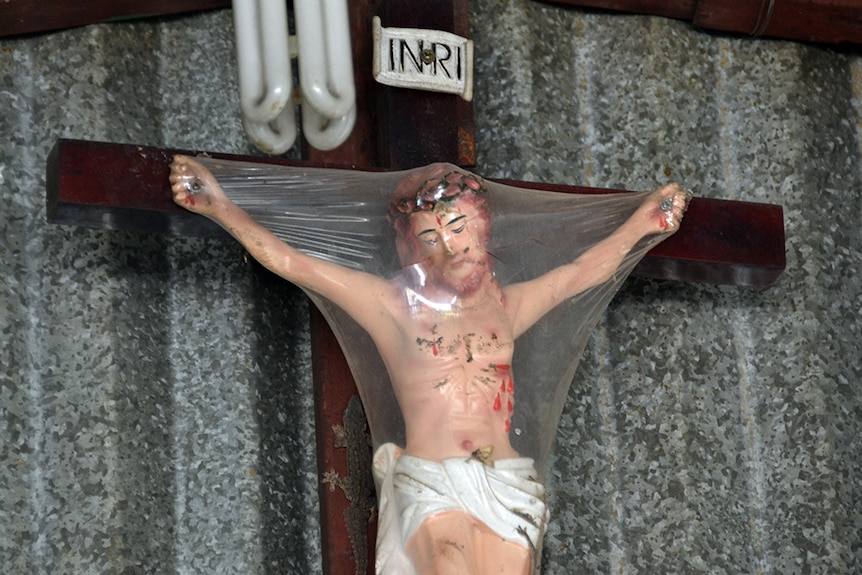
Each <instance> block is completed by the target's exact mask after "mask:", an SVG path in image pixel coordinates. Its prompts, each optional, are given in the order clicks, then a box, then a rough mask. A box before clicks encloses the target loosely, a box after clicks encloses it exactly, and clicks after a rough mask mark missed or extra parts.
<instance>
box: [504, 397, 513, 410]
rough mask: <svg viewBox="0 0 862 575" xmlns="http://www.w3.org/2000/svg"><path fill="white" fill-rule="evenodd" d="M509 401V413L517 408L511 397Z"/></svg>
mask: <svg viewBox="0 0 862 575" xmlns="http://www.w3.org/2000/svg"><path fill="white" fill-rule="evenodd" d="M507 403H508V405H507V406H506V407H508V408H509V413H512V412H513V411H515V408H514V407H513V406H512V398H509V401H508V402H507Z"/></svg>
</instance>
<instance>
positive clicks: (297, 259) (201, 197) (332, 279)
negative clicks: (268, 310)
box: [170, 156, 392, 331]
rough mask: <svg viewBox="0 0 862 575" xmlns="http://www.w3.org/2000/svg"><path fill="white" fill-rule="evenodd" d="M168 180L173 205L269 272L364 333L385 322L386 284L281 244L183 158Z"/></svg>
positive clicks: (205, 173)
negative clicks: (204, 220) (204, 221)
mask: <svg viewBox="0 0 862 575" xmlns="http://www.w3.org/2000/svg"><path fill="white" fill-rule="evenodd" d="M170 181H171V190H172V192H173V197H174V202H176V203H177V204H179V205H180V206H182V207H184V208H186V209H187V210H189V211H191V212H194V213H197V214H200V215H203V216H206V217H208V218H210V219H211V220H213V221H215V222H216V223H217V224H219V225H220V226H222V227H223V228H224V229H225V230H227V231H228V232H229V233H230V234H231V235H232V236H233V237H235V238H236V239H237V240H238V241H239V242H240V243H241V244H242V245H243V246H244V247H245V248H246V250H248V252H249V254H251V256H252V257H253V258H254V259H256V260H257V261H258V262H260V263H261V264H262V265H263V266H264V267H266V268H267V269H269V270H270V271H272V272H274V273H276V274H278V275H280V276H281V277H283V278H285V279H287V280H288V281H291V282H293V283H295V284H297V285H299V286H300V287H303V288H307V289H310V290H312V291H314V292H316V293H319V294H320V295H322V296H324V297H327V298H329V299H330V300H332V301H333V302H334V303H335V304H337V305H338V306H339V307H341V308H342V309H344V311H346V312H347V313H348V314H349V315H351V316H352V317H353V318H354V319H355V320H356V321H357V322H359V323H360V324H361V325H362V326H363V327H365V328H366V329H367V330H369V331H372V330H373V329H374V327H375V325H378V324H380V323H381V322H385V321H386V320H385V318H386V317H387V316H388V313H386V310H385V309H384V302H388V301H392V297H391V294H390V293H389V291H390V290H391V288H390V284H389V283H388V282H386V281H385V280H383V279H381V278H379V277H377V276H374V275H372V274H367V273H364V272H359V271H355V270H351V269H349V268H345V267H343V266H339V265H337V264H334V263H331V262H327V261H325V260H321V259H319V258H314V257H311V256H308V255H306V254H303V253H302V252H300V251H299V250H296V249H295V248H293V247H291V246H289V245H288V244H286V243H284V242H283V241H281V240H280V239H279V238H278V237H276V236H275V235H273V234H272V232H270V231H269V230H267V229H266V228H264V227H263V226H261V225H260V224H259V223H257V222H256V221H255V220H253V219H252V218H251V216H249V215H248V214H247V213H246V212H245V211H243V210H242V209H241V208H239V207H238V206H237V205H236V204H234V203H233V202H231V201H230V200H229V199H228V198H227V196H226V195H225V193H224V190H222V188H221V186H220V185H219V183H218V181H217V180H216V179H215V177H214V176H213V175H212V174H211V173H210V171H209V170H207V169H206V168H205V167H204V166H203V165H201V164H200V163H199V162H197V161H195V160H194V159H192V158H190V157H188V156H176V157H175V158H174V161H173V163H172V164H171V175H170ZM374 322H377V323H376V324H375V323H374Z"/></svg>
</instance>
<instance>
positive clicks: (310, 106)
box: [233, 0, 356, 154]
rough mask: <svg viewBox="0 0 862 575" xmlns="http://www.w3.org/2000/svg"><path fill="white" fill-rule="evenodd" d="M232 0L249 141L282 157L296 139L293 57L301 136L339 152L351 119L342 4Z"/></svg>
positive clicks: (337, 0)
mask: <svg viewBox="0 0 862 575" xmlns="http://www.w3.org/2000/svg"><path fill="white" fill-rule="evenodd" d="M285 2H286V0H233V14H234V27H235V30H236V45H237V67H238V73H239V93H240V107H241V109H242V114H243V125H244V126H245V130H246V133H247V134H248V136H249V138H250V139H251V140H252V141H253V142H254V144H255V145H256V146H257V147H258V148H260V149H261V150H263V151H264V152H267V153H269V154H282V153H284V152H286V151H287V150H289V149H290V148H291V146H293V142H294V140H295V139H296V116H295V110H294V86H293V78H292V72H291V62H290V61H291V59H292V58H294V57H296V58H298V60H299V61H298V64H299V93H300V95H299V97H298V100H299V103H300V105H301V106H302V111H301V114H302V132H303V136H304V137H305V139H306V140H307V141H308V143H309V144H310V145H311V146H313V147H315V148H317V149H320V150H331V149H334V148H336V147H338V146H339V145H340V144H341V143H343V142H344V140H345V139H347V137H348V136H349V135H350V132H351V131H352V130H353V124H354V123H355V120H356V90H355V88H354V85H353V56H352V54H351V50H350V24H349V21H348V16H347V0H295V1H294V5H293V10H294V20H295V25H296V37H290V36H289V33H288V29H287V7H286V5H285Z"/></svg>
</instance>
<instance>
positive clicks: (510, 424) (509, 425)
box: [506, 418, 512, 433]
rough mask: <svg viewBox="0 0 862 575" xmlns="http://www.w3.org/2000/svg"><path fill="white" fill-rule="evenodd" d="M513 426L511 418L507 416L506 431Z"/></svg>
mask: <svg viewBox="0 0 862 575" xmlns="http://www.w3.org/2000/svg"><path fill="white" fill-rule="evenodd" d="M511 428H512V422H511V421H509V418H506V433H508V432H509V429H511Z"/></svg>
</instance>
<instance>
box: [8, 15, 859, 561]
mask: <svg viewBox="0 0 862 575" xmlns="http://www.w3.org/2000/svg"><path fill="white" fill-rule="evenodd" d="M470 8H471V17H472V29H473V38H474V40H475V41H476V51H477V56H478V69H477V80H476V102H475V106H476V114H477V126H478V129H479V133H478V146H479V151H480V167H479V169H478V171H479V172H480V173H482V174H484V175H486V176H489V177H512V178H518V179H536V180H544V181H552V182H565V183H580V184H585V185H590V186H610V187H620V188H630V189H640V188H648V187H652V186H653V185H654V184H656V183H658V182H663V181H666V180H668V179H675V180H679V181H682V182H684V183H686V184H687V185H688V186H689V187H692V188H694V189H695V190H696V191H697V193H699V194H700V195H703V196H709V197H716V198H730V199H740V200H752V201H765V202H770V203H778V204H781V205H783V206H784V209H785V218H786V228H787V258H788V270H787V272H786V273H785V274H784V275H783V276H782V278H781V280H780V282H779V283H778V285H777V286H775V287H774V288H772V289H769V290H766V291H757V290H750V289H740V288H733V287H713V286H703V285H682V284H674V283H667V282H648V281H635V280H632V281H630V282H629V283H628V285H627V286H626V288H624V290H623V291H622V292H621V293H620V294H619V296H618V297H617V299H616V300H615V302H614V303H613V304H612V305H611V307H610V309H609V310H608V312H607V314H606V316H605V318H604V319H603V321H602V322H601V324H600V325H599V327H598V329H597V330H596V332H595V335H594V337H593V338H592V340H591V343H590V345H589V346H588V349H587V351H586V354H585V358H584V361H583V362H582V364H581V369H580V371H579V373H578V375H577V376H576V380H575V382H574V384H573V387H572V390H571V392H570V394H569V403H568V405H567V408H566V410H565V412H564V414H563V419H562V421H561V424H560V433H559V444H558V447H557V450H556V458H555V463H554V467H553V472H552V479H551V488H552V493H553V496H552V502H551V503H552V506H553V520H552V523H551V525H550V529H549V533H548V536H547V538H546V543H545V558H544V567H545V569H544V571H545V573H554V574H564V573H566V574H568V573H614V574H651V573H663V574H672V573H701V572H704V573H728V574H736V573H764V574H766V573H770V574H788V573H830V574H832V573H838V574H843V573H846V574H851V573H858V572H860V571H862V506H860V504H859V503H858V502H859V501H860V500H862V486H860V483H859V481H858V477H859V474H860V471H862V470H860V468H862V447H860V441H862V440H860V436H862V434H860V426H862V399H860V388H862V383H860V377H862V368H860V365H862V362H860V359H862V353H860V351H859V348H860V344H862V325H860V319H859V317H858V312H859V309H860V307H862V295H860V284H862V281H860V279H862V278H860V271H859V270H860V267H862V237H860V233H862V232H860V230H862V186H860V180H862V169H860V158H862V143H860V142H862V139H860V133H862V123H860V117H862V58H860V56H859V53H858V51H857V52H849V51H844V52H841V51H835V50H832V49H829V48H823V47H814V46H805V45H801V44H795V43H789V42H778V41H767V40H758V41H752V40H748V39H738V38H729V37H720V36H712V35H708V34H703V33H699V32H696V31H694V30H692V29H691V28H690V27H689V26H688V25H686V24H684V23H680V22H673V21H668V20H663V19H658V18H647V17H640V16H621V15H609V14H600V13H593V12H585V11H581V10H575V9H564V8H559V7H555V6H549V5H544V4H540V3H534V2H527V1H524V0H508V1H502V2H494V1H491V0H479V1H475V2H472V3H471V6H470ZM231 36H232V31H231V20H230V15H229V13H226V12H217V13H211V14H203V15H196V16H192V17H183V18H176V19H169V20H150V21H145V22H133V23H122V24H111V25H102V26H94V27H88V28H84V29H79V30H71V31H66V32H61V33H56V34H51V35H41V36H35V37H31V38H25V39H12V40H10V39H7V40H0V110H2V113H0V242H2V246H0V247H2V249H0V350H2V351H0V359H2V362H0V364H2V365H0V423H2V425H0V447H2V461H3V464H2V467H0V505H2V507H0V508H2V517H3V518H2V520H0V571H2V572H3V573H34V574H36V573H38V574H43V573H44V574H85V573H93V574H95V573H118V574H119V573H122V574H132V573H154V574H155V573H158V574H162V573H226V574H227V573H237V574H239V573H243V574H248V573H272V574H275V573H278V574H280V573H319V572H320V553H321V550H320V545H319V539H318V527H317V523H316V518H315V513H316V511H315V509H316V489H317V478H316V476H315V473H316V472H315V459H314V452H313V428H312V426H313V422H312V415H311V401H312V400H311V392H310V390H311V377H310V360H309V351H308V333H307V307H306V304H305V301H304V299H303V297H302V296H301V294H300V293H299V292H298V290H296V289H295V288H293V287H291V286H289V285H286V284H283V283H281V282H276V281H273V280H272V279H271V278H270V277H269V276H267V275H266V274H263V273H261V272H260V271H259V270H258V269H257V268H255V267H254V266H253V265H252V264H249V263H247V262H246V261H245V259H244V257H243V254H242V251H241V250H240V249H238V248H237V247H236V246H233V245H228V244H225V243H220V242H213V241H196V240H187V239H165V238H156V237H146V236H136V235H130V234H129V235H126V234H121V233H107V232H98V231H90V230H83V229H76V228H67V227H59V226H49V225H47V224H46V223H45V212H44V183H45V182H44V169H45V160H46V156H47V152H48V150H49V149H50V148H51V146H52V145H53V143H54V141H55V140H56V138H58V137H75V138H85V139H94V140H107V141H117V142H136V143H142V144H151V145H158V146H176V147H193V148H203V149H213V150H218V151H224V152H234V153H248V152H250V151H251V148H250V147H249V145H248V144H247V143H246V141H245V138H244V135H243V133H242V129H241V126H240V120H239V118H238V116H237V114H236V110H237V107H238V104H237V98H236V90H235V80H234V77H235V70H234V68H233V61H232V40H231Z"/></svg>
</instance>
